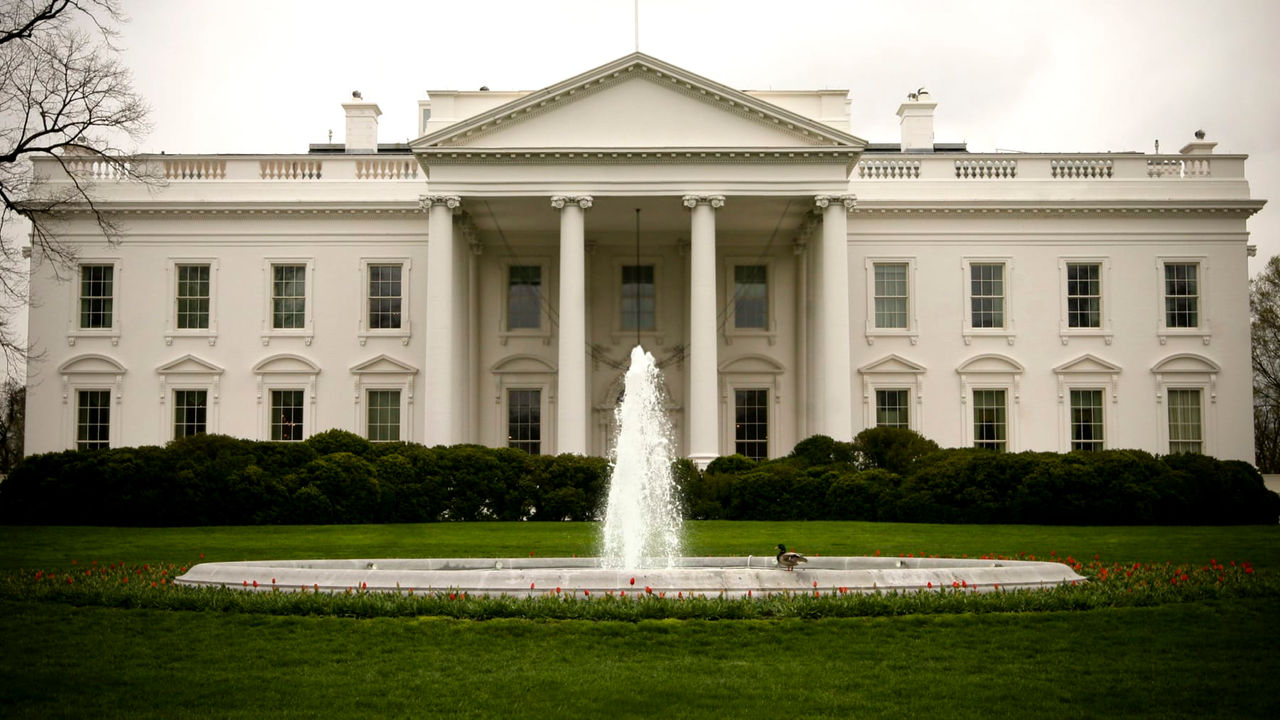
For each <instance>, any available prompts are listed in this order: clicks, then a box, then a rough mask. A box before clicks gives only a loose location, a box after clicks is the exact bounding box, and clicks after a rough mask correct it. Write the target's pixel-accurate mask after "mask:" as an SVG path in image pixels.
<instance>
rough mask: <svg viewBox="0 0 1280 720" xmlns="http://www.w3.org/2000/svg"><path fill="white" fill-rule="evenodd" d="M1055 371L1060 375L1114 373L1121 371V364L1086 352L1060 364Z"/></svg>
mask: <svg viewBox="0 0 1280 720" xmlns="http://www.w3.org/2000/svg"><path fill="white" fill-rule="evenodd" d="M1053 371H1054V372H1056V373H1058V374H1059V375H1073V374H1074V375H1079V374H1083V373H1095V374H1105V375H1114V374H1116V373H1118V372H1120V366H1119V365H1112V364H1111V363H1109V362H1107V361H1106V360H1103V359H1102V358H1100V357H1098V356H1096V355H1093V354H1091V353H1085V354H1084V355H1081V356H1080V357H1078V358H1076V359H1075V360H1071V361H1068V362H1065V363H1063V364H1061V365H1059V366H1058V367H1056V368H1054V369H1053Z"/></svg>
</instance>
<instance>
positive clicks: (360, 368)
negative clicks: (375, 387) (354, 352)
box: [351, 354, 418, 375]
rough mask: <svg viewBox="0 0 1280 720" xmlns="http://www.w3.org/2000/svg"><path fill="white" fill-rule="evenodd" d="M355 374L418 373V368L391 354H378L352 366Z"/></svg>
mask: <svg viewBox="0 0 1280 720" xmlns="http://www.w3.org/2000/svg"><path fill="white" fill-rule="evenodd" d="M351 374H353V375H373V374H382V375H417V374H418V368H416V367H413V366H412V365H408V364H406V363H403V362H400V361H399V360H396V359H395V358H393V357H391V356H389V355H385V354H383V355H378V356H376V357H372V358H369V359H368V360H365V361H364V362H362V363H358V364H356V365H352V366H351Z"/></svg>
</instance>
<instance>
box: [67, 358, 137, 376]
mask: <svg viewBox="0 0 1280 720" xmlns="http://www.w3.org/2000/svg"><path fill="white" fill-rule="evenodd" d="M125 372H127V371H126V370H125V367H124V365H121V364H120V363H119V362H118V361H116V360H115V359H114V358H111V357H108V356H106V355H99V354H97V353H88V354H85V355H77V356H75V357H73V358H71V359H70V360H67V361H66V362H64V363H62V364H61V365H59V366H58V374H59V375H123V374H125Z"/></svg>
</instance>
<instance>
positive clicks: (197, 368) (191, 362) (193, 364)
mask: <svg viewBox="0 0 1280 720" xmlns="http://www.w3.org/2000/svg"><path fill="white" fill-rule="evenodd" d="M156 372H157V373H159V374H160V375H221V374H222V368H220V367H218V366H217V365H214V364H213V363H211V362H209V361H208V360H201V359H200V358H198V357H196V356H195V355H191V354H187V355H183V356H182V357H180V358H178V359H177V360H172V361H170V362H167V363H165V364H164V365H161V366H160V367H158V368H156Z"/></svg>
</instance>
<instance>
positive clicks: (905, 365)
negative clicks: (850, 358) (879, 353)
mask: <svg viewBox="0 0 1280 720" xmlns="http://www.w3.org/2000/svg"><path fill="white" fill-rule="evenodd" d="M858 372H860V373H862V374H864V375H868V374H888V373H893V374H902V373H916V374H919V373H923V372H925V367H924V366H923V365H918V364H916V363H913V362H911V361H910V360H908V359H906V358H904V357H902V356H901V355H898V354H897V353H890V354H889V355H886V356H884V357H882V358H880V359H879V360H876V361H874V362H870V363H867V364H866V365H863V366H862V367H860V368H858Z"/></svg>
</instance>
